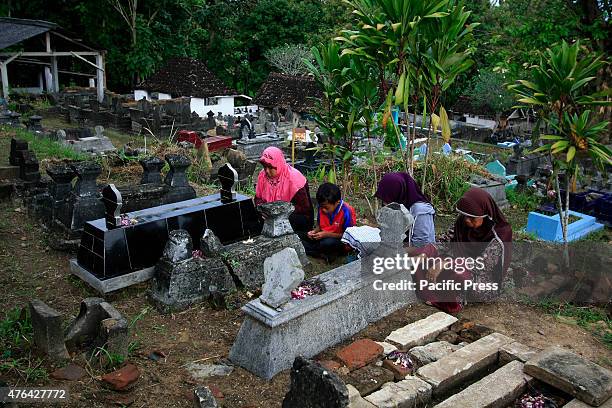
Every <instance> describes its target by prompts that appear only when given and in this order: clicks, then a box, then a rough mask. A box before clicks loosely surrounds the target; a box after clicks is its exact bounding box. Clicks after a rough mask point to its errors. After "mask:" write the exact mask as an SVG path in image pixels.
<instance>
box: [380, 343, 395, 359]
mask: <svg viewBox="0 0 612 408" xmlns="http://www.w3.org/2000/svg"><path fill="white" fill-rule="evenodd" d="M376 344H378V345H380V346H382V348H383V354H384V355H385V356H386V355H389V353H391V352H393V351H396V350H397V347H395V346H394V345H393V344H391V343H387V342H386V341H377V342H376Z"/></svg>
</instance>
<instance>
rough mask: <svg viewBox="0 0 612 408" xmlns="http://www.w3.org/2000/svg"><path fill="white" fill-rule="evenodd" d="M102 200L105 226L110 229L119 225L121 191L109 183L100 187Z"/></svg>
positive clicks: (121, 201)
mask: <svg viewBox="0 0 612 408" xmlns="http://www.w3.org/2000/svg"><path fill="white" fill-rule="evenodd" d="M102 202H103V203H104V207H105V210H106V211H105V214H106V215H105V218H106V228H108V229H109V230H110V229H115V228H119V227H121V206H122V205H123V200H122V199H121V193H120V192H119V190H117V187H115V185H114V184H109V185H107V186H106V187H104V188H103V189H102Z"/></svg>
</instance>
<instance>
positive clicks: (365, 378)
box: [346, 365, 393, 395]
mask: <svg viewBox="0 0 612 408" xmlns="http://www.w3.org/2000/svg"><path fill="white" fill-rule="evenodd" d="M389 381H393V373H392V372H391V371H389V370H387V369H386V368H383V367H377V366H375V365H367V366H365V367H361V368H360V369H358V370H355V371H353V372H352V373H350V374H349V375H348V376H347V378H346V382H347V383H349V384H352V385H353V386H355V388H357V390H358V391H359V394H360V395H368V394H371V393H373V392H374V391H376V390H378V389H379V388H380V387H382V386H383V384H386V383H388V382H389Z"/></svg>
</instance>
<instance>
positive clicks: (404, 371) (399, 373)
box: [383, 360, 412, 381]
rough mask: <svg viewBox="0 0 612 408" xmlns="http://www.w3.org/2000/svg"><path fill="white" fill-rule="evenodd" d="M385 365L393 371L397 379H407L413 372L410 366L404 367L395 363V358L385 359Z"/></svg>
mask: <svg viewBox="0 0 612 408" xmlns="http://www.w3.org/2000/svg"><path fill="white" fill-rule="evenodd" d="M383 367H385V368H386V369H388V370H389V371H391V372H392V373H393V377H394V378H395V381H401V380H403V379H405V378H406V376H407V375H408V374H412V370H411V369H410V368H402V366H401V365H399V364H398V365H395V364H394V363H393V360H383Z"/></svg>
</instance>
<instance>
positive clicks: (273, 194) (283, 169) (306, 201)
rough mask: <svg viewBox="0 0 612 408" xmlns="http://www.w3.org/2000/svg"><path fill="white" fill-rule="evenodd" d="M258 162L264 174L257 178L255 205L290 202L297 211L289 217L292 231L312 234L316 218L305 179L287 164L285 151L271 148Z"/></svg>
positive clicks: (260, 173)
mask: <svg viewBox="0 0 612 408" xmlns="http://www.w3.org/2000/svg"><path fill="white" fill-rule="evenodd" d="M259 162H260V163H261V164H262V165H263V170H262V171H260V172H259V176H258V177H257V188H256V189H255V204H257V205H259V204H263V203H270V202H273V201H287V202H290V203H292V204H293V206H294V207H295V210H294V211H293V213H292V214H291V215H290V216H289V222H290V223H291V227H293V230H294V231H295V232H296V233H299V232H308V231H310V230H312V227H313V221H314V215H313V207H312V201H311V199H310V191H309V189H308V181H307V180H306V177H304V175H303V174H302V173H300V172H299V170H296V169H295V168H293V167H291V166H290V165H288V164H287V162H286V161H285V156H284V155H283V152H282V150H280V149H279V148H278V147H268V148H267V149H266V150H264V151H263V153H262V155H261V158H260V159H259Z"/></svg>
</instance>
